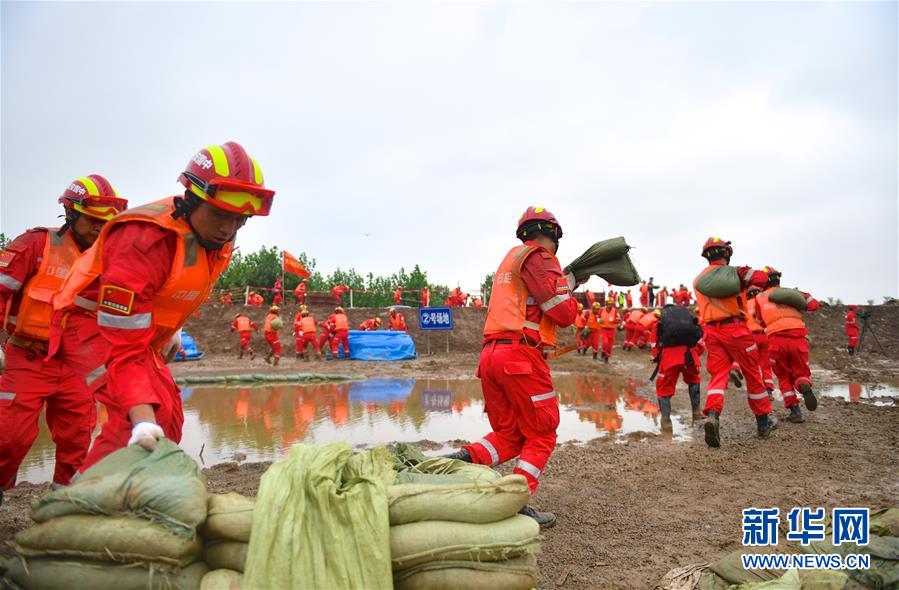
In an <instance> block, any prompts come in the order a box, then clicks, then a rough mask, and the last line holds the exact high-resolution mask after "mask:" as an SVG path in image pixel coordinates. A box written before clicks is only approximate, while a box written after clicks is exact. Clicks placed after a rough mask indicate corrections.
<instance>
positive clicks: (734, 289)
mask: <svg viewBox="0 0 899 590" xmlns="http://www.w3.org/2000/svg"><path fill="white" fill-rule="evenodd" d="M709 268H710V269H711V270H707V271H705V272H703V273H702V274H701V275H699V277H698V278H697V279H696V285H695V286H696V290H697V291H699V292H700V293H702V294H703V295H705V296H706V297H733V296H734V295H737V294H738V293H739V292H740V288H741V283H740V275H739V274H737V268H736V267H734V266H711V267H709Z"/></svg>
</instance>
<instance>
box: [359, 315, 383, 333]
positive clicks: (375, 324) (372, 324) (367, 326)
mask: <svg viewBox="0 0 899 590" xmlns="http://www.w3.org/2000/svg"><path fill="white" fill-rule="evenodd" d="M380 326H381V318H368V319H367V320H365V321H364V322H362V323H361V324H359V329H360V330H362V331H363V332H374V331H375V330H377V329H378V328H379V327H380Z"/></svg>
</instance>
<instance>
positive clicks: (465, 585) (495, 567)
mask: <svg viewBox="0 0 899 590" xmlns="http://www.w3.org/2000/svg"><path fill="white" fill-rule="evenodd" d="M537 578H538V571H537V559H536V558H535V557H534V556H533V555H524V556H522V557H514V558H512V559H509V560H506V561H491V562H485V563H479V562H477V561H430V562H428V563H423V564H421V565H419V566H416V567H413V568H409V569H408V570H403V571H401V572H397V573H396V575H395V576H394V578H393V587H394V588H395V590H481V589H482V588H490V590H530V589H531V588H534V587H536V586H537Z"/></svg>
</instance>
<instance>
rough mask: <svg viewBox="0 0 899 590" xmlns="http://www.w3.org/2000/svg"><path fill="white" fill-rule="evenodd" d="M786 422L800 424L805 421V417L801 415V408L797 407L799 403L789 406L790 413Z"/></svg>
mask: <svg viewBox="0 0 899 590" xmlns="http://www.w3.org/2000/svg"><path fill="white" fill-rule="evenodd" d="M787 422H793V423H794V424H802V423H803V422H805V418H804V417H803V416H802V410H801V409H799V404H796V405H795V406H790V415H789V416H787Z"/></svg>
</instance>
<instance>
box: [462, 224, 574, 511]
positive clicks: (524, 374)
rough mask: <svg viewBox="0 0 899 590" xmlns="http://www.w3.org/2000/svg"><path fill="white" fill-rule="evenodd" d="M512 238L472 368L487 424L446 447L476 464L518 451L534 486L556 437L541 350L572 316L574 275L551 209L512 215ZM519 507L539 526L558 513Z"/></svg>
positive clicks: (555, 406) (521, 469)
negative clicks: (562, 257) (472, 437)
mask: <svg viewBox="0 0 899 590" xmlns="http://www.w3.org/2000/svg"><path fill="white" fill-rule="evenodd" d="M515 235H516V237H517V238H518V239H519V240H521V241H522V242H523V244H522V245H520V246H515V247H513V248H512V249H511V250H509V253H508V254H506V257H505V258H504V259H503V261H502V263H501V264H500V266H499V269H497V271H496V274H495V276H494V279H493V291H492V294H491V297H490V304H489V306H488V308H487V321H486V323H485V325H484V348H483V350H482V351H481V358H480V362H479V364H478V370H477V373H476V375H477V376H478V377H479V378H480V380H481V389H482V391H483V393H484V406H485V411H486V412H487V417H488V418H489V419H490V426H492V427H493V432H491V433H490V434H488V435H486V436H485V437H484V438H482V439H481V440H479V441H478V442H476V443H474V444H471V445H468V446H465V447H463V448H462V449H461V450H459V451H457V452H456V453H454V454H452V455H450V457H452V458H454V459H461V460H463V461H469V462H473V463H478V464H482V465H497V464H499V463H505V462H506V461H509V460H510V459H514V458H515V457H518V463H517V465H516V466H515V473H518V474H521V475H523V476H524V477H525V478H526V479H527V481H528V485H529V486H530V488H531V493H532V494H533V492H534V491H535V490H536V489H537V484H538V480H539V478H540V474H541V473H542V471H543V468H544V466H545V465H546V462H547V461H548V460H549V456H550V454H552V452H553V449H554V448H555V445H556V428H557V427H558V426H559V400H558V397H557V396H556V392H555V389H554V388H553V383H552V378H551V376H550V372H549V366H547V364H546V360H545V357H544V354H545V352H544V351H545V350H546V349H548V348H552V347H554V346H555V344H556V328H557V327H562V328H564V327H566V326H570V325H571V324H572V323H574V318H575V315H576V314H577V312H578V307H577V301H575V299H574V298H573V297H571V294H570V291H571V289H574V288H575V286H576V285H575V279H574V276H573V275H571V274H569V275H563V274H562V268H561V267H560V265H559V261H558V260H557V259H556V256H555V254H556V252H557V251H558V248H559V239H560V238H561V237H562V228H561V226H560V225H559V222H558V221H556V218H555V217H554V216H553V214H552V213H550V212H549V211H547V210H546V209H543V208H542V207H528V209H527V211H525V212H524V214H523V215H522V216H521V218H520V219H519V221H518V230H517V232H516V234H515ZM521 513H522V514H525V515H527V516H530V517H531V518H533V519H535V520H536V521H537V522H538V523H540V524H541V525H542V526H547V527H548V526H552V525H553V524H555V520H556V517H555V516H554V515H553V514H552V513H550V512H537V511H536V510H534V509H533V508H531V507H530V506H525V507H524V509H522V511H521Z"/></svg>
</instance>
